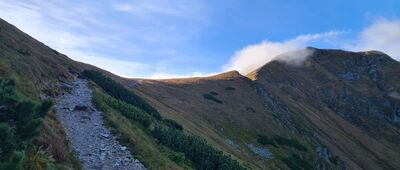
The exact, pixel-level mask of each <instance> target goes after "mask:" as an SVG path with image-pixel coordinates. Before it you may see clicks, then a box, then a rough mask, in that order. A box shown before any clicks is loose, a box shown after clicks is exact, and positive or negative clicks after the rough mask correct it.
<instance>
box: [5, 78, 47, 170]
mask: <svg viewBox="0 0 400 170" xmlns="http://www.w3.org/2000/svg"><path fill="white" fill-rule="evenodd" d="M42 106H43V107H42ZM50 107H51V105H50V103H48V102H43V103H37V102H34V101H32V100H30V99H29V98H27V97H25V96H23V95H21V94H20V93H19V92H18V90H17V89H16V84H15V81H14V80H9V79H3V78H0V139H1V140H0V167H2V168H5V169H7V167H8V166H16V167H17V169H18V167H19V166H20V161H21V159H22V158H23V153H24V151H25V150H26V149H27V148H28V147H30V146H31V145H32V141H33V139H34V137H36V136H37V135H38V134H39V133H40V130H41V127H42V119H41V118H42V117H43V116H45V114H44V112H46V113H47V111H48V109H49V108H50ZM21 154H22V156H20V155H21ZM17 162H18V163H17ZM0 169H1V168H0Z"/></svg>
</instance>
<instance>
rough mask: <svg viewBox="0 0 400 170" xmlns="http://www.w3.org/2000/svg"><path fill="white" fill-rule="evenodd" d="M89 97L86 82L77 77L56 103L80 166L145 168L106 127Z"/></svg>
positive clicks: (118, 169) (108, 169)
mask: <svg viewBox="0 0 400 170" xmlns="http://www.w3.org/2000/svg"><path fill="white" fill-rule="evenodd" d="M91 99H92V90H91V89H90V88H89V87H88V85H87V82H86V81H84V80H80V79H78V80H77V81H76V82H74V84H73V89H72V93H71V94H69V93H67V94H64V95H62V96H59V97H58V98H57V104H56V109H57V115H58V117H59V120H60V121H61V122H62V124H63V125H64V127H65V129H66V133H67V136H68V139H69V142H70V145H71V148H72V150H73V151H74V152H75V153H76V154H77V156H78V159H79V160H80V161H81V162H82V165H83V169H85V170H86V169H104V170H111V169H115V170H120V169H126V170H142V169H145V167H144V166H143V165H142V164H141V163H140V162H139V161H138V160H136V159H134V158H133V156H132V155H131V153H130V152H129V150H127V148H126V147H125V146H122V145H120V144H119V143H118V141H117V140H116V138H115V137H114V136H113V135H112V134H111V133H110V131H109V130H108V129H107V128H106V127H105V125H104V124H103V120H102V116H101V113H100V112H99V111H97V110H96V109H89V108H93V106H92V100H91Z"/></svg>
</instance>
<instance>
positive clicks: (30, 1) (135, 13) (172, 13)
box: [0, 0, 204, 77]
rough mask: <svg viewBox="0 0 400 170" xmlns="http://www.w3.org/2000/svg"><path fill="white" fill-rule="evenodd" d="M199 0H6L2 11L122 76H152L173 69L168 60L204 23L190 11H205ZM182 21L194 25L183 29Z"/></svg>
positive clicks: (28, 29)
mask: <svg viewBox="0 0 400 170" xmlns="http://www.w3.org/2000/svg"><path fill="white" fill-rule="evenodd" d="M200 2H201V1H191V2H186V1H180V2H179V3H173V2H170V1H165V0H155V1H153V0H152V1H124V2H122V3H121V4H116V3H115V2H97V1H86V2H82V3H74V2H70V1H66V0H60V1H56V0H49V1H46V2H43V1H40V0H24V1H14V0H4V1H0V16H1V17H2V18H3V19H5V20H7V21H8V22H10V23H11V24H13V25H15V26H17V27H18V28H19V29H21V30H22V31H24V32H26V33H28V34H29V35H31V36H33V37H34V38H36V39H38V40H39V41H42V42H44V43H45V44H47V45H49V46H50V47H52V48H54V49H56V50H58V51H60V52H62V53H64V54H66V55H68V56H69V57H71V58H72V59H74V60H78V61H82V62H87V63H90V64H93V65H96V66H98V67H101V68H104V69H106V70H108V71H111V72H113V73H115V74H118V75H121V76H127V77H148V76H152V75H153V74H155V73H156V72H157V73H160V72H161V73H162V72H170V71H171V70H170V69H171V68H166V67H165V65H168V62H170V60H171V58H176V57H178V56H184V54H182V53H180V52H179V48H182V47H181V46H182V45H185V44H187V41H188V39H190V37H191V36H192V35H193V34H195V33H196V31H199V29H200V25H201V24H197V23H194V22H200V21H192V20H191V19H189V18H185V17H192V18H202V17H204V16H203V15H198V14H199V13H201V12H202V11H199V10H201V6H202V4H201V3H200ZM143 17H145V18H143ZM121 18H122V19H121ZM182 24H190V28H191V29H185V30H182V29H181V28H180V26H185V25H182ZM170 65H171V64H170ZM172 69H173V68H172Z"/></svg>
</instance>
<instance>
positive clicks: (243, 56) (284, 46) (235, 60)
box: [223, 31, 344, 75]
mask: <svg viewBox="0 0 400 170" xmlns="http://www.w3.org/2000/svg"><path fill="white" fill-rule="evenodd" d="M343 33H344V32H343V31H329V32H326V33H320V34H305V35H299V36H297V37H296V38H294V39H290V40H286V41H283V42H272V41H267V40H265V41H263V42H261V43H259V44H254V45H249V46H247V47H244V48H243V49H241V50H239V51H237V52H235V54H234V55H233V56H232V57H231V59H230V61H229V63H228V64H226V65H225V66H223V70H224V71H229V70H237V71H239V72H240V73H241V74H243V75H246V74H248V73H250V72H251V71H253V70H255V69H257V68H259V67H261V66H263V65H264V64H266V63H268V62H270V61H272V60H275V59H277V58H276V56H278V55H280V54H282V53H285V52H288V51H293V50H299V49H303V48H305V47H306V46H308V44H310V43H312V42H315V41H330V40H331V39H333V38H335V37H337V36H338V35H341V34H343ZM310 53H311V51H309V50H305V51H298V53H296V54H299V55H300V56H302V57H300V58H303V59H304V58H305V56H307V55H309V54H310ZM294 56H295V55H293V54H290V55H285V57H284V56H282V55H281V56H279V57H278V59H279V60H280V61H287V62H289V63H299V62H301V60H297V59H295V57H294ZM289 60H290V61H289Z"/></svg>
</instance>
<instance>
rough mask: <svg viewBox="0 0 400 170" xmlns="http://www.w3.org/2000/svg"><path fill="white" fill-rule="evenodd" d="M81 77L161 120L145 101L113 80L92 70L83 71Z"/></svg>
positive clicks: (158, 114) (157, 113)
mask: <svg viewBox="0 0 400 170" xmlns="http://www.w3.org/2000/svg"><path fill="white" fill-rule="evenodd" d="M82 75H83V76H84V77H85V78H87V79H90V80H92V81H94V82H95V83H96V84H97V85H99V86H100V87H101V88H102V89H103V90H104V91H106V92H107V94H109V95H110V96H112V97H114V98H116V99H119V100H121V101H124V102H126V103H129V104H132V105H134V106H136V107H138V108H140V109H142V110H144V111H145V112H147V113H150V114H151V115H152V116H153V117H155V118H156V119H159V120H160V119H161V115H160V113H159V112H158V111H157V110H156V109H155V108H153V107H152V106H150V104H148V103H147V102H146V101H145V100H143V99H142V98H141V97H139V96H138V95H136V94H135V93H133V92H132V91H129V90H128V89H126V88H125V87H124V86H122V85H121V84H119V83H117V82H116V81H114V80H113V79H111V78H109V77H107V76H105V75H103V74H102V73H100V72H97V71H94V70H85V71H83V72H82Z"/></svg>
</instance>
